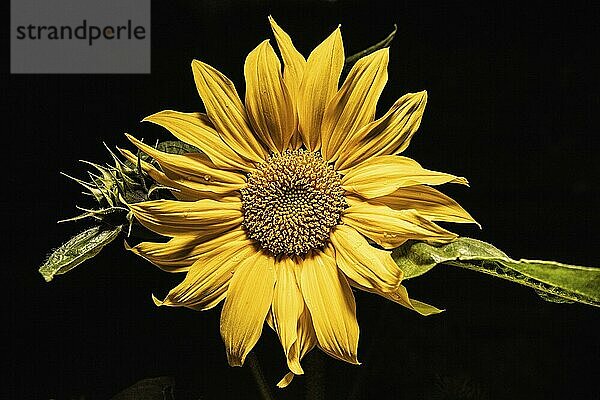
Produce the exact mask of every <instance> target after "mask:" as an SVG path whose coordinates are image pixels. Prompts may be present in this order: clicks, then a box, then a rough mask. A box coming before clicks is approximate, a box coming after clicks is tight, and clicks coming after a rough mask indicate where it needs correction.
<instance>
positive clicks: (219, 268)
mask: <svg viewBox="0 0 600 400" xmlns="http://www.w3.org/2000/svg"><path fill="white" fill-rule="evenodd" d="M255 253H256V251H255V250H254V249H253V247H252V244H251V242H250V241H249V240H248V239H238V240H230V241H229V242H227V243H224V244H221V245H220V246H218V247H216V248H215V249H212V250H209V251H207V252H206V253H204V254H203V255H202V256H201V257H199V258H198V259H197V260H196V262H194V264H193V265H192V266H191V268H190V269H189V271H188V273H187V275H186V276H185V279H184V280H183V281H182V282H181V283H180V284H179V285H177V286H176V287H174V288H173V289H171V291H169V293H168V294H167V296H166V297H165V299H164V300H162V301H159V300H156V299H155V303H156V304H157V305H159V306H170V307H188V308H192V309H194V310H198V311H203V310H208V309H210V308H213V307H215V306H216V305H217V304H219V303H220V302H221V301H222V300H223V299H224V298H225V296H226V293H227V289H228V286H229V284H230V281H231V279H232V276H233V275H234V273H235V271H236V270H237V268H238V266H239V264H240V263H241V262H242V261H243V260H245V259H247V258H248V257H250V256H252V255H253V254H255Z"/></svg>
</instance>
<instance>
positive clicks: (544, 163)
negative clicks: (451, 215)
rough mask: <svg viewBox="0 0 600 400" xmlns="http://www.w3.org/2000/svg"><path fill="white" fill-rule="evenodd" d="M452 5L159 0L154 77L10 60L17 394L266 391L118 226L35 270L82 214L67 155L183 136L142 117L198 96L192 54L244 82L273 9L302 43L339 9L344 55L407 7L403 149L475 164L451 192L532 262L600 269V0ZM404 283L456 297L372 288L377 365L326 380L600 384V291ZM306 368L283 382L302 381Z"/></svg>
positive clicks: (580, 393)
mask: <svg viewBox="0 0 600 400" xmlns="http://www.w3.org/2000/svg"><path fill="white" fill-rule="evenodd" d="M437 3H441V2H410V3H406V2H394V3H390V4H387V3H384V2H377V1H366V2H350V1H343V0H340V1H331V2H326V1H304V2H300V1H295V2H274V1H244V2H241V1H240V2H233V1H197V2H192V1H173V2H158V1H157V2H153V4H152V74H150V75H70V76H69V75H21V76H18V75H12V76H11V75H8V58H5V62H4V73H3V77H2V81H3V83H2V88H3V92H4V93H3V94H2V95H3V97H4V98H5V100H7V101H8V107H6V106H5V107H3V111H4V112H6V113H7V115H5V117H4V120H5V121H6V120H8V124H7V123H6V122H5V123H4V127H5V131H4V134H5V136H4V138H5V139H4V141H3V146H2V151H3V154H4V156H3V157H2V164H3V165H2V172H3V179H2V180H3V183H2V186H3V193H4V194H3V196H2V222H3V234H2V237H3V239H2V241H3V244H4V245H5V246H6V248H5V250H4V252H3V253H2V255H3V257H2V258H3V264H4V265H3V268H2V270H3V272H4V277H3V281H2V283H3V285H2V295H3V298H4V301H3V310H4V311H5V316H4V318H3V321H4V323H3V330H4V331H6V333H7V334H8V335H7V337H8V339H6V340H5V341H4V342H3V344H4V346H3V347H4V348H5V349H4V350H3V353H4V355H3V359H4V363H5V368H4V372H3V376H4V378H7V379H8V382H7V383H6V384H4V385H2V388H1V390H2V391H7V393H6V394H5V395H3V396H2V398H7V399H21V398H22V399H29V398H38V399H50V398H54V399H75V398H82V396H85V399H106V398H109V397H111V396H112V395H114V394H115V393H117V392H118V391H120V390H121V389H123V388H125V387H127V386H129V385H130V384H132V383H134V382H135V381H137V380H139V379H142V378H147V377H153V376H161V375H170V376H173V377H175V379H176V382H177V394H178V398H180V399H198V398H202V399H220V398H257V397H258V392H257V391H256V389H255V386H254V383H253V381H252V378H251V375H250V372H249V370H248V369H247V368H245V367H244V368H230V367H228V366H227V362H226V358H225V353H224V347H223V345H222V342H221V339H220V336H219V329H218V318H219V311H218V310H212V311H209V312H205V313H197V312H193V311H189V310H183V309H169V308H160V309H158V308H156V307H155V306H154V304H153V303H152V301H151V298H150V294H151V293H155V294H157V295H158V296H159V297H160V296H163V295H164V294H165V293H166V292H167V290H168V289H169V288H170V287H172V286H174V285H175V284H176V283H177V282H178V281H179V280H180V279H181V277H180V276H174V275H169V274H166V273H163V272H161V271H159V270H158V269H156V268H154V267H153V266H151V265H150V264H148V263H146V262H144V261H143V260H141V259H138V258H136V257H135V256H134V255H132V254H130V253H127V252H125V251H124V250H123V247H122V244H121V243H120V241H119V243H113V244H112V245H111V246H110V247H109V248H108V249H106V250H105V251H103V252H102V253H101V254H100V255H99V256H98V257H96V258H95V259H94V260H93V261H91V262H88V263H86V264H84V265H82V266H80V267H79V268H78V269H76V270H74V271H72V272H71V273H69V274H68V275H64V276H60V277H58V278H56V279H55V280H54V281H53V282H51V283H48V284H47V283H44V282H43V280H42V278H41V277H40V276H39V274H38V273H37V268H38V266H39V264H40V263H41V262H42V261H43V259H44V256H45V254H46V253H47V252H48V251H49V250H50V249H51V248H53V247H55V246H57V245H59V244H60V243H61V242H63V241H64V240H66V239H67V238H68V237H69V236H70V235H72V234H74V233H76V232H77V231H79V230H80V229H82V228H83V226H82V225H79V226H78V225H76V224H61V225H58V224H56V221H57V220H59V219H63V218H66V217H70V216H72V215H74V214H75V212H76V210H75V209H74V205H75V202H80V203H81V201H80V200H82V196H81V195H80V194H79V192H80V188H79V187H77V185H76V184H74V183H72V182H70V181H68V180H66V179H65V178H64V177H62V176H60V175H59V171H64V172H67V173H69V174H73V175H76V176H84V170H85V166H84V165H83V164H79V163H78V162H77V160H79V159H85V160H91V161H96V162H104V161H108V158H107V157H108V156H107V154H106V152H105V150H104V149H103V147H102V142H103V141H105V142H106V143H107V144H109V145H110V146H114V145H119V146H125V147H130V145H128V144H127V143H126V139H125V138H124V136H123V132H130V133H132V134H134V135H136V136H137V137H144V138H145V139H147V140H154V139H156V138H161V139H166V138H168V135H167V133H166V132H164V131H162V130H160V129H159V128H156V127H153V126H150V125H146V124H140V123H139V122H138V121H139V120H141V119H142V118H143V117H144V116H146V115H149V114H151V113H154V112H157V111H159V110H162V109H167V108H170V109H176V110H181V111H198V110H202V104H201V102H200V99H199V98H198V96H197V93H196V89H195V87H194V84H193V80H192V74H191V70H190V67H189V65H190V62H191V60H192V59H193V58H198V59H201V60H203V61H205V62H207V63H209V64H211V65H213V66H215V67H217V68H218V69H220V70H221V71H222V72H224V73H225V74H226V75H228V76H229V77H230V78H231V79H232V80H233V81H234V82H236V85H237V87H238V90H239V92H240V93H243V75H242V71H243V62H244V58H245V56H246V54H247V53H248V52H249V51H250V50H252V49H253V48H254V47H255V46H256V45H257V44H258V43H259V42H260V41H262V40H263V39H264V38H266V37H272V36H271V32H270V28H269V24H268V21H267V15H269V14H272V15H273V16H274V17H275V19H276V20H277V21H278V22H279V24H280V25H281V26H283V27H284V28H285V29H286V30H287V31H288V32H289V33H290V34H291V36H292V38H293V39H294V42H295V44H296V46H297V48H298V49H299V50H300V51H301V52H302V53H304V54H305V55H308V53H309V52H310V50H311V49H312V48H313V47H314V46H315V45H316V44H318V43H319V42H320V41H321V40H323V39H324V38H325V37H326V36H327V35H328V34H329V33H330V32H331V31H332V30H333V29H334V28H335V27H336V26H337V24H338V23H340V24H341V25H342V35H343V38H344V44H345V47H346V53H347V54H348V55H349V54H352V53H354V52H356V51H359V50H361V49H363V48H365V47H367V46H368V45H370V44H372V43H373V42H375V41H377V40H379V39H381V38H383V37H384V36H386V35H387V33H388V32H389V31H390V30H391V28H392V26H393V24H394V23H397V24H398V35H397V37H396V39H395V40H394V42H393V45H392V47H391V56H390V57H391V59H390V68H389V82H388V84H387V87H386V89H385V91H384V94H383V96H382V99H381V101H380V107H379V108H378V110H379V111H378V113H379V114H381V113H382V112H383V111H384V110H386V109H387V107H389V106H390V105H391V104H392V103H393V102H394V101H395V100H396V99H397V98H398V97H400V96H401V95H402V94H404V93H406V92H414V91H417V90H422V89H427V90H428V93H429V103H428V105H427V110H426V113H425V117H424V120H423V123H422V125H421V129H420V131H419V132H418V134H417V136H416V137H415V139H414V140H413V142H412V145H411V147H410V148H409V150H408V152H407V155H408V156H410V157H413V158H415V159H417V160H418V161H420V162H421V163H422V164H423V165H424V166H426V167H429V168H431V169H437V170H441V171H447V172H452V173H455V174H458V175H463V176H466V177H468V178H469V180H470V182H471V188H463V187H446V188H444V189H443V190H444V191H445V192H446V193H449V194H451V195H452V196H453V197H454V198H456V199H457V200H459V201H460V203H461V204H462V205H463V206H464V207H465V208H466V209H467V210H469V211H471V212H472V214H473V215H474V216H475V218H476V219H477V220H478V221H479V222H480V223H481V224H482V226H483V230H481V231H480V230H478V229H477V228H475V227H467V226H456V227H454V230H455V231H456V232H458V233H460V234H462V235H467V236H474V237H477V238H479V239H482V240H486V241H490V242H492V243H494V244H496V245H497V246H498V247H499V248H501V249H503V250H505V251H507V252H508V253H509V254H510V255H512V256H514V257H516V258H520V257H525V258H538V259H553V260H558V261H562V262H567V263H573V264H580V265H591V266H599V263H598V253H597V242H598V240H599V239H600V236H599V234H598V228H597V227H598V226H599V224H600V214H599V213H598V202H599V198H600V196H599V194H600V189H599V187H598V185H597V182H598V170H599V168H598V166H599V161H598V159H597V153H598V150H599V147H598V139H597V133H598V130H599V126H600V118H599V116H598V106H599V94H598V93H599V92H598V70H599V68H598V67H599V65H598V62H597V61H596V60H595V59H594V56H596V53H597V51H598V50H597V45H598V22H597V16H598V15H599V8H598V7H597V6H591V5H585V6H584V5H582V3H576V2H568V3H566V4H564V5H556V4H554V2H534V3H529V5H528V6H527V7H524V6H522V5H521V6H516V5H515V6H512V5H506V4H504V5H485V2H474V3H470V4H463V3H462V2H457V3H455V4H446V5H442V4H437ZM434 4H435V5H434ZM7 31H8V29H6V30H5V32H7ZM5 54H8V50H6V52H5ZM40 62H43V60H40ZM407 286H408V288H409V291H410V293H411V294H412V295H413V297H415V298H417V299H421V300H424V301H427V302H430V303H432V304H434V305H437V306H439V307H443V308H445V309H446V310H447V311H446V312H445V313H443V314H441V315H438V316H432V317H428V318H424V317H420V316H418V315H415V314H413V313H411V312H409V311H407V310H405V309H403V308H401V307H399V306H396V305H394V304H390V303H387V302H385V301H384V300H382V299H380V298H378V297H375V296H371V295H366V294H362V293H357V294H356V297H357V303H358V317H359V323H360V326H361V340H360V346H359V358H360V359H361V361H362V362H363V365H362V366H360V367H356V366H350V365H346V364H344V363H342V362H338V361H335V360H333V359H327V360H326V377H325V378H326V383H327V387H328V389H327V396H326V398H328V399H338V398H346V397H347V396H348V393H350V392H351V391H354V393H355V394H357V395H359V397H356V398H363V399H367V398H380V397H381V398H390V399H438V398H444V397H441V396H442V395H443V394H444V393H449V392H450V390H449V389H447V388H446V389H442V388H440V385H439V384H438V385H436V384H435V382H439V381H440V379H445V382H451V383H449V384H447V385H446V386H451V385H454V386H460V385H462V384H464V383H467V384H468V385H469V386H470V387H471V388H476V389H477V390H479V391H480V392H481V393H483V394H482V395H481V396H479V397H477V398H489V399H515V398H516V399H519V398H523V399H525V398H528V399H565V398H568V399H596V398H599V393H600V390H599V389H598V388H597V385H596V382H598V380H599V378H600V372H599V368H598V365H599V360H600V345H599V341H598V330H597V323H598V320H599V318H598V315H599V314H598V310H597V309H594V308H593V307H590V306H585V305H579V304H575V305H563V304H553V303H546V302H543V301H541V300H540V299H539V298H538V297H537V296H536V294H535V293H534V292H533V291H531V290H529V289H527V288H524V287H520V286H518V285H514V284H511V283H509V282H504V281H499V280H495V279H493V278H490V277H488V276H484V275H480V274H477V273H475V272H470V271H466V270H457V269H455V268H454V267H446V266H442V267H438V268H436V269H434V270H433V271H432V272H431V273H429V274H427V275H426V276H424V277H421V278H418V279H415V280H414V281H410V282H408V283H407ZM256 351H257V354H258V356H259V358H260V359H261V362H262V366H263V368H264V370H265V375H266V378H267V379H268V381H269V382H270V383H271V384H272V385H274V384H275V383H276V382H277V381H278V380H279V379H280V378H281V376H282V375H283V373H284V372H285V371H286V370H285V365H284V357H283V353H282V351H281V350H280V347H279V344H278V342H277V339H276V336H275V335H274V334H273V333H272V332H271V331H270V330H269V329H265V331H264V333H263V337H262V338H261V341H260V342H259V344H258V346H257V349H256ZM308 358H309V359H308V360H307V363H308V364H310V361H311V360H310V358H311V356H309V357H308ZM312 361H314V356H313V360H312ZM305 381H306V380H305V379H304V378H302V377H301V378H299V379H296V380H295V381H294V382H293V383H292V385H291V386H290V387H289V388H288V389H286V390H284V391H281V390H277V391H276V392H275V394H276V397H277V398H290V399H300V398H302V397H303V396H304V386H305ZM356 382H359V383H358V384H357V383H356ZM444 390H445V392H444ZM361 396H362V397H361ZM448 398H460V397H456V396H455V397H452V396H449V397H448Z"/></svg>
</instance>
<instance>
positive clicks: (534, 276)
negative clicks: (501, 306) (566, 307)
mask: <svg viewBox="0 0 600 400" xmlns="http://www.w3.org/2000/svg"><path fill="white" fill-rule="evenodd" d="M392 257H393V258H394V260H395V261H396V264H398V266H399V267H400V268H401V269H402V271H403V272H404V277H405V279H408V278H414V277H416V276H419V275H422V274H424V273H426V272H427V271H429V270H430V269H432V268H433V267H435V266H436V265H438V264H442V263H443V264H448V265H453V266H457V267H461V268H466V269H470V270H473V271H478V272H482V273H485V274H488V275H492V276H495V277H497V278H502V279H506V280H509V281H512V282H516V283H519V284H521V285H525V286H528V287H531V288H533V289H535V290H536V292H537V293H538V294H539V295H540V296H541V297H542V298H543V299H544V300H547V301H552V302H563V303H566V302H574V301H577V302H580V303H585V304H590V305H593V306H597V307H600V268H592V267H580V266H576V265H568V264H561V263H558V262H555V261H540V260H525V259H521V260H518V261H517V260H513V259H512V258H510V257H508V256H507V255H506V254H505V253H504V252H502V251H500V250H498V249H497V248H496V247H494V246H492V245H491V244H489V243H485V242H482V241H480V240H476V239H470V238H459V239H457V240H455V241H454V242H452V243H449V244H446V245H443V246H433V245H430V244H427V243H424V242H407V243H406V244H404V245H402V246H400V247H399V248H397V249H395V250H394V251H393V252H392Z"/></svg>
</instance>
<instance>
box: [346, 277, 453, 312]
mask: <svg viewBox="0 0 600 400" xmlns="http://www.w3.org/2000/svg"><path fill="white" fill-rule="evenodd" d="M350 285H352V286H353V287H355V288H357V289H360V290H364V291H366V292H370V293H375V294H378V295H380V296H382V297H385V298H386V299H388V300H391V301H393V302H395V303H398V304H400V305H401V306H403V307H406V308H408V309H409V310H413V311H416V312H418V313H419V314H421V315H423V316H428V315H433V314H439V313H441V312H444V310H440V309H439V308H437V307H434V306H432V305H429V304H427V303H423V302H422V301H419V300H414V299H411V298H409V297H408V291H407V290H406V288H405V287H404V286H403V285H400V286H398V289H396V290H395V291H393V292H381V291H379V290H377V289H371V288H367V287H365V286H362V285H360V284H358V283H356V282H354V281H350Z"/></svg>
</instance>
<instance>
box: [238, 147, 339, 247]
mask: <svg viewBox="0 0 600 400" xmlns="http://www.w3.org/2000/svg"><path fill="white" fill-rule="evenodd" d="M241 192H242V204H243V207H244V222H243V226H244V228H245V229H246V231H247V233H248V236H250V238H252V239H254V240H256V241H257V242H259V243H260V245H261V246H262V248H264V249H266V250H268V251H270V252H271V253H272V254H274V255H279V254H287V255H304V254H306V253H307V252H308V251H310V250H312V249H317V248H321V247H323V246H324V245H325V244H327V242H328V240H329V233H330V232H331V229H332V228H333V227H334V226H335V225H337V224H338V223H339V221H340V217H341V213H342V211H343V209H344V208H345V207H346V202H345V200H344V196H343V193H344V191H343V189H342V185H341V181H340V176H339V174H338V173H337V172H335V171H334V170H333V168H332V167H331V166H329V165H327V163H326V162H325V161H324V160H323V158H321V156H320V155H319V154H318V153H313V152H309V151H306V150H287V151H285V152H283V153H282V154H276V155H273V156H271V157H270V158H269V159H267V160H266V161H265V162H264V163H262V164H261V165H259V166H258V168H257V170H256V171H254V172H253V173H252V174H250V176H249V177H248V184H247V186H246V187H245V188H243V189H241Z"/></svg>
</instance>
